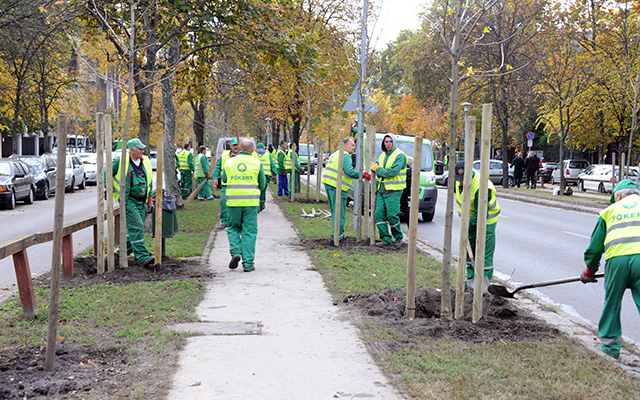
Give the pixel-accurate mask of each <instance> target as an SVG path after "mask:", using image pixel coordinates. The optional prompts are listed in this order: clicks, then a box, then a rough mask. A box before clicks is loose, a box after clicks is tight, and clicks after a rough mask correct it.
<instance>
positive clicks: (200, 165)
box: [193, 146, 215, 200]
mask: <svg viewBox="0 0 640 400" xmlns="http://www.w3.org/2000/svg"><path fill="white" fill-rule="evenodd" d="M206 151H207V148H206V147H205V146H200V147H199V148H198V157H196V166H195V171H196V172H195V173H194V174H193V176H194V177H195V178H196V179H197V183H198V186H200V184H201V183H202V182H204V181H206V183H205V184H204V186H203V187H202V189H200V191H199V192H198V200H213V199H215V197H213V194H211V187H210V186H209V160H208V159H207V156H206V155H205V153H206Z"/></svg>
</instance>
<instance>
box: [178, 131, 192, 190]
mask: <svg viewBox="0 0 640 400" xmlns="http://www.w3.org/2000/svg"><path fill="white" fill-rule="evenodd" d="M178 169H179V170H180V191H181V193H182V197H184V198H185V199H186V198H187V196H189V193H191V186H192V185H193V183H192V179H191V176H192V174H193V170H194V165H193V154H191V143H188V142H187V143H185V145H184V150H182V151H181V152H180V154H178Z"/></svg>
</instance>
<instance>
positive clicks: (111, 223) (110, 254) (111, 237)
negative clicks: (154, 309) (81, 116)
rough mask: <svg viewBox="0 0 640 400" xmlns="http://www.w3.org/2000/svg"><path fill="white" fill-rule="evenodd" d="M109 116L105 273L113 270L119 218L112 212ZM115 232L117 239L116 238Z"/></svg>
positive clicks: (108, 124) (107, 126)
mask: <svg viewBox="0 0 640 400" xmlns="http://www.w3.org/2000/svg"><path fill="white" fill-rule="evenodd" d="M111 142H112V138H111V114H106V115H105V116H104V143H105V146H104V148H105V150H106V151H107V160H106V162H105V165H106V167H107V169H106V171H107V174H108V176H107V194H106V199H105V200H106V202H107V271H109V272H111V271H113V270H114V269H115V263H116V260H115V251H116V242H120V217H119V216H118V217H114V215H113V214H114V212H113V176H112V165H113V154H112V151H113V150H112V148H111V146H112V145H111ZM116 218H117V219H116ZM116 232H117V235H118V237H116Z"/></svg>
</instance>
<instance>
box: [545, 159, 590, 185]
mask: <svg viewBox="0 0 640 400" xmlns="http://www.w3.org/2000/svg"><path fill="white" fill-rule="evenodd" d="M588 166H589V161H587V160H576V159H569V160H564V163H563V168H560V165H558V166H557V167H556V169H554V170H553V172H552V173H551V180H550V181H551V184H552V185H555V184H556V183H560V172H561V171H562V173H563V174H564V179H565V181H566V182H567V183H577V182H578V175H580V174H581V173H582V172H584V170H585V169H587V167H588Z"/></svg>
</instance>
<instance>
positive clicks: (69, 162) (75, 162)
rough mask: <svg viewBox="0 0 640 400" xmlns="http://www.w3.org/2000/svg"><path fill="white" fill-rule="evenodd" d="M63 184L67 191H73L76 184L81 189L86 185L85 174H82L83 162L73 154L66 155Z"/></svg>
mask: <svg viewBox="0 0 640 400" xmlns="http://www.w3.org/2000/svg"><path fill="white" fill-rule="evenodd" d="M65 160H66V164H65V176H64V186H65V190H66V191H67V192H73V191H74V189H75V187H76V185H77V186H78V189H80V190H82V189H84V188H85V186H86V176H85V174H84V164H82V161H80V159H79V158H78V156H76V155H74V154H67V155H66V158H65Z"/></svg>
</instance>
